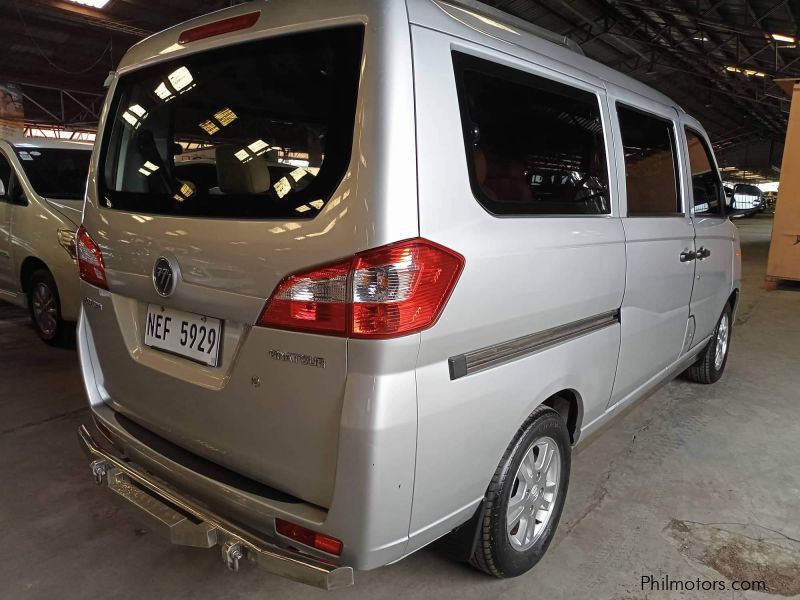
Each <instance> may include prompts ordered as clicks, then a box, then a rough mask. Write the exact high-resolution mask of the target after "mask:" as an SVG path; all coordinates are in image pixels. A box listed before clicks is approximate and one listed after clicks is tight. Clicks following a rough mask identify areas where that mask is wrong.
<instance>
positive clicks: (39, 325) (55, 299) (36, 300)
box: [28, 269, 74, 347]
mask: <svg viewBox="0 0 800 600" xmlns="http://www.w3.org/2000/svg"><path fill="white" fill-rule="evenodd" d="M28 309H29V311H30V315H31V321H33V328H34V329H35V330H36V333H37V334H38V335H39V337H40V338H41V339H42V341H44V342H45V343H47V344H50V345H51V346H59V347H66V346H69V345H70V344H71V341H72V339H73V333H74V332H73V329H74V328H73V327H70V324H69V323H67V322H65V321H64V320H63V319H62V318H61V299H60V297H59V295H58V286H56V281H55V279H53V275H52V274H51V273H50V271H48V270H47V269H39V270H37V271H34V273H33V274H32V275H31V278H30V281H29V283H28Z"/></svg>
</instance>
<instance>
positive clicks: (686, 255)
mask: <svg viewBox="0 0 800 600" xmlns="http://www.w3.org/2000/svg"><path fill="white" fill-rule="evenodd" d="M696 258H697V253H696V252H695V251H694V250H684V251H683V252H681V262H692V261H693V260H694V259H696Z"/></svg>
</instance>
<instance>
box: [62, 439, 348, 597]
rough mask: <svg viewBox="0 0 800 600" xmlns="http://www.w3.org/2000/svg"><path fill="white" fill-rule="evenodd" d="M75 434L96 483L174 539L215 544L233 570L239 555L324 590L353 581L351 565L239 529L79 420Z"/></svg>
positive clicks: (191, 543) (199, 544) (198, 544)
mask: <svg viewBox="0 0 800 600" xmlns="http://www.w3.org/2000/svg"><path fill="white" fill-rule="evenodd" d="M78 439H79V440H80V443H81V447H82V448H83V451H84V452H85V453H86V455H87V456H88V457H89V459H90V460H91V461H92V462H91V465H90V467H91V471H92V474H93V475H94V477H95V480H96V481H97V483H98V484H100V483H103V480H105V481H106V483H107V485H108V488H109V490H110V491H111V492H112V493H113V496H114V498H115V499H117V500H118V501H120V502H121V503H122V505H123V506H124V507H126V508H133V509H134V516H136V517H138V518H139V519H140V520H142V521H143V522H144V523H145V524H146V525H147V526H148V527H149V528H150V529H152V530H153V531H154V532H155V533H158V534H161V535H163V536H164V537H166V538H167V539H168V540H170V541H171V542H172V543H173V544H179V545H183V546H195V547H201V548H211V547H212V546H215V545H220V546H221V547H222V559H223V561H224V562H225V564H226V565H227V566H228V568H230V569H232V570H234V571H236V570H238V568H239V562H240V561H241V560H243V559H248V560H251V561H253V562H255V563H257V564H258V565H259V566H261V567H263V568H264V569H265V570H267V571H268V572H270V573H273V574H275V575H279V576H281V577H285V578H287V579H291V580H293V581H297V582H299V583H305V584H308V585H313V586H315V587H318V588H322V589H325V590H334V589H338V588H342V587H347V586H350V585H353V569H352V567H342V566H338V565H334V564H331V563H327V562H325V561H323V560H320V559H318V558H314V557H311V556H307V555H305V554H302V553H301V552H298V551H295V550H289V549H285V548H280V547H278V546H276V545H274V544H272V543H270V542H268V541H266V540H264V539H262V538H260V537H258V536H257V535H254V534H252V533H249V532H247V531H244V530H242V529H241V528H240V527H238V526H236V525H234V524H233V523H231V522H230V521H227V520H226V519H223V518H222V517H220V516H218V515H215V514H214V513H212V512H210V511H209V510H208V509H206V508H204V507H201V506H200V505H199V504H197V503H195V502H193V501H191V500H190V499H188V498H185V497H183V496H182V495H180V494H179V493H177V492H175V491H173V490H171V489H169V488H168V487H167V486H165V485H164V484H163V483H161V482H160V481H158V480H156V479H155V478H154V477H153V476H152V475H150V474H148V473H147V472H145V471H144V470H142V469H139V468H138V467H136V465H134V464H133V463H129V462H126V461H123V460H120V459H119V458H117V457H116V456H114V455H113V454H111V453H110V452H108V451H106V450H105V449H103V448H101V447H100V446H99V445H98V444H97V443H96V442H95V441H94V439H92V436H91V434H90V433H89V431H88V430H87V429H86V427H85V426H83V425H81V427H80V428H79V429H78Z"/></svg>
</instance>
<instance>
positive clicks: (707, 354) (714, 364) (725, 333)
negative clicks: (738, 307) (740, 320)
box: [686, 305, 733, 384]
mask: <svg viewBox="0 0 800 600" xmlns="http://www.w3.org/2000/svg"><path fill="white" fill-rule="evenodd" d="M732 328H733V313H732V311H731V307H730V305H726V306H725V310H723V311H722V315H721V316H720V318H719V321H717V326H716V327H715V328H714V335H712V336H711V339H710V340H709V342H708V345H707V346H706V348H705V349H704V350H703V352H702V353H701V354H700V356H699V357H698V359H697V362H696V363H694V364H693V365H692V366H691V367H689V368H688V369H686V376H687V377H688V378H689V379H690V380H692V381H695V382H697V383H706V384H708V383H715V382H717V381H719V378H720V377H722V373H723V372H724V371H725V365H726V364H728V350H729V349H730V346H731V329H732Z"/></svg>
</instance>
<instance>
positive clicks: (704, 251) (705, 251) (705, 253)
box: [697, 246, 711, 260]
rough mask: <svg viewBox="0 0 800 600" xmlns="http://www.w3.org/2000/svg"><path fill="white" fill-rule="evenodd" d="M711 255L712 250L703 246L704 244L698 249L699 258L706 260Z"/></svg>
mask: <svg viewBox="0 0 800 600" xmlns="http://www.w3.org/2000/svg"><path fill="white" fill-rule="evenodd" d="M709 256H711V250H709V249H708V248H703V247H702V246H700V249H699V250H698V251H697V258H698V260H704V259H706V258H708V257H709Z"/></svg>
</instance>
